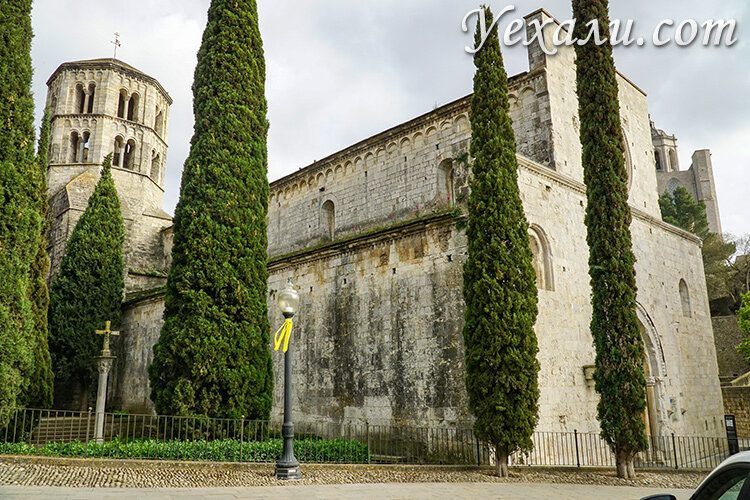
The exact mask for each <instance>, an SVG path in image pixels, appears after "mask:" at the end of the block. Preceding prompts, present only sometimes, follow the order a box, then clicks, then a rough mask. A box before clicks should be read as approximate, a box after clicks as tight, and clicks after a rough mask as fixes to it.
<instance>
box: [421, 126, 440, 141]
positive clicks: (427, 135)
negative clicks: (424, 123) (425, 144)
mask: <svg viewBox="0 0 750 500" xmlns="http://www.w3.org/2000/svg"><path fill="white" fill-rule="evenodd" d="M436 133H437V129H436V128H435V127H430V128H428V129H427V131H426V132H425V133H424V136H425V140H427V141H429V140H430V138H431V137H432V136H433V135H435V134H436Z"/></svg>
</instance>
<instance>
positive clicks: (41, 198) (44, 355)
mask: <svg viewBox="0 0 750 500" xmlns="http://www.w3.org/2000/svg"><path fill="white" fill-rule="evenodd" d="M49 134H50V115H49V108H45V110H44V117H43V118H42V128H41V130H40V131H39V144H38V146H37V153H36V159H37V162H36V171H35V174H36V176H35V179H34V184H35V186H36V191H37V199H36V203H37V210H39V214H40V216H41V218H42V221H43V224H42V230H41V231H40V232H39V235H38V240H37V251H36V256H35V257H34V262H33V264H32V266H31V287H30V298H31V301H32V310H33V314H34V332H33V335H34V336H33V338H32V352H33V354H34V363H33V368H32V371H31V374H30V376H29V377H28V379H27V385H28V387H27V388H26V390H25V391H24V392H25V394H24V396H25V405H26V406H27V407H30V408H50V407H51V406H52V381H53V375H52V361H51V359H50V354H49V344H48V339H47V308H48V307H49V290H48V289H47V274H48V273H49V256H48V255H47V228H48V224H47V150H48V149H49Z"/></svg>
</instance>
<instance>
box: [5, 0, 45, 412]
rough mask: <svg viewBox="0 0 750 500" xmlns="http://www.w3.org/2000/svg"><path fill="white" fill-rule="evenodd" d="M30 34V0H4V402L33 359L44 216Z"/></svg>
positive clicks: (14, 397)
mask: <svg viewBox="0 0 750 500" xmlns="http://www.w3.org/2000/svg"><path fill="white" fill-rule="evenodd" d="M31 37H32V32H31V0H13V1H6V2H2V3H0V40H1V41H2V43H0V406H16V405H18V404H19V399H18V397H19V393H20V391H21V390H22V389H23V388H24V386H25V385H26V384H25V379H26V378H27V377H28V376H29V371H30V369H31V366H32V362H33V354H32V337H33V325H34V317H33V309H32V304H31V300H30V298H29V296H30V291H29V287H30V272H31V271H30V269H31V263H32V261H33V259H34V255H35V254H36V250H37V242H38V235H39V233H40V231H41V224H42V220H41V217H40V215H39V211H38V210H37V207H36V204H35V202H34V201H35V199H36V190H35V187H34V182H33V181H34V179H33V177H34V169H35V168H36V164H35V158H34V101H33V99H32V96H31V90H30V89H31V75H32V70H31ZM21 401H22V399H21ZM0 423H1V422H0Z"/></svg>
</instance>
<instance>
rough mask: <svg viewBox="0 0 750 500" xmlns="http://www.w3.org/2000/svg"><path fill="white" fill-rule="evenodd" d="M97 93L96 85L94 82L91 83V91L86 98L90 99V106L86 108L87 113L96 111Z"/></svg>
mask: <svg viewBox="0 0 750 500" xmlns="http://www.w3.org/2000/svg"><path fill="white" fill-rule="evenodd" d="M95 93H96V85H94V84H93V83H92V84H90V85H89V92H88V95H87V96H86V99H88V106H87V109H86V112H87V113H93V112H94V94H95Z"/></svg>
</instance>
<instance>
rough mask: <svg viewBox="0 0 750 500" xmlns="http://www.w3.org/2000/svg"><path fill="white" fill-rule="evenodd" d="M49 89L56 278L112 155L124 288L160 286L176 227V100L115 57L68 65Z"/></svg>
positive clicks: (50, 82) (52, 254)
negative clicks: (170, 186)
mask: <svg viewBox="0 0 750 500" xmlns="http://www.w3.org/2000/svg"><path fill="white" fill-rule="evenodd" d="M47 87H48V93H47V103H46V104H47V106H48V107H49V108H50V116H51V124H50V134H51V137H50V151H49V156H48V158H49V165H48V168H47V183H48V192H49V203H50V209H49V215H48V216H49V219H50V230H49V233H48V239H49V248H48V251H49V255H50V263H51V270H50V275H51V276H52V275H54V274H55V273H56V272H57V270H58V269H59V266H60V261H61V260H62V257H63V255H64V252H65V244H66V242H67V240H68V238H69V237H70V234H71V233H72V231H73V228H74V227H75V224H76V223H77V221H78V219H79V218H80V216H81V215H82V214H83V211H84V210H85V209H86V205H87V203H88V198H89V196H91V193H92V192H93V190H94V187H95V186H96V183H97V181H98V180H99V173H100V170H101V164H102V161H103V159H104V157H105V156H106V155H108V154H110V153H112V154H113V157H112V177H113V178H114V181H115V185H116V186H117V191H118V194H119V196H120V203H121V205H122V211H123V219H124V220H125V229H126V241H125V247H124V254H123V256H124V259H125V268H126V270H127V271H128V273H127V274H126V279H125V285H126V290H127V291H134V290H138V289H142V288H148V287H149V286H151V285H154V284H156V283H152V282H153V281H154V279H148V278H149V277H150V278H156V277H157V276H158V275H159V274H160V273H163V272H164V270H165V266H166V264H165V262H164V260H165V259H164V257H163V253H164V252H163V250H162V249H161V248H160V246H163V242H162V239H163V236H162V235H161V234H160V232H161V231H162V230H163V229H164V228H165V227H169V226H171V217H170V216H169V215H168V214H166V213H165V212H164V211H163V210H162V201H163V198H164V173H165V172H164V167H165V165H166V155H167V130H168V127H167V125H168V121H169V107H170V105H171V104H172V98H171V97H170V96H169V94H168V93H167V92H166V90H164V88H163V87H162V86H161V84H160V83H159V82H158V81H157V80H156V79H154V78H153V77H151V76H148V75H146V74H145V73H143V72H141V71H139V70H137V69H136V68H134V67H132V66H130V65H128V64H126V63H124V62H122V61H120V60H118V59H111V58H110V59H90V60H85V61H76V62H67V63H63V64H61V65H60V66H59V67H58V68H57V69H56V70H55V72H54V73H53V74H52V76H51V77H50V78H49V80H48V81H47Z"/></svg>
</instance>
